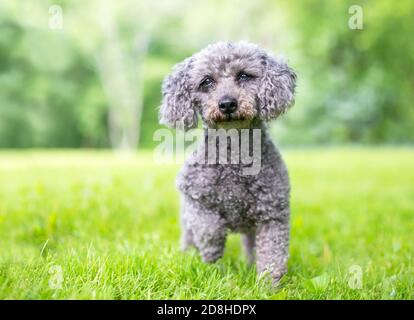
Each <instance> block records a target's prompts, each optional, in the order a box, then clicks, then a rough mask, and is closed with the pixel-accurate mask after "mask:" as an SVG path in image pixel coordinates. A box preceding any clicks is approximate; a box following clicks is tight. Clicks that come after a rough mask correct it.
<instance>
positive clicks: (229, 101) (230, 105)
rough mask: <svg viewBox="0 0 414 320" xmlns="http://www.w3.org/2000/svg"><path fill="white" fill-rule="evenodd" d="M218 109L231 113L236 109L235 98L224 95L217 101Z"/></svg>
mask: <svg viewBox="0 0 414 320" xmlns="http://www.w3.org/2000/svg"><path fill="white" fill-rule="evenodd" d="M219 109H220V111H221V112H222V113H225V114H230V113H233V112H234V111H236V109H237V100H236V99H234V98H231V97H224V98H222V99H221V100H220V101H219Z"/></svg>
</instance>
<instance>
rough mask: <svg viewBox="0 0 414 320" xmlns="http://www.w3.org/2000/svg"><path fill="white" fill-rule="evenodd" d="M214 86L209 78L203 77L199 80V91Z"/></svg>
mask: <svg viewBox="0 0 414 320" xmlns="http://www.w3.org/2000/svg"><path fill="white" fill-rule="evenodd" d="M213 85H214V80H213V78H211V77H205V78H204V79H203V80H201V82H200V85H199V88H200V89H208V88H210V87H212V86H213Z"/></svg>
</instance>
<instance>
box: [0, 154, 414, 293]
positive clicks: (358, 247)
mask: <svg viewBox="0 0 414 320" xmlns="http://www.w3.org/2000/svg"><path fill="white" fill-rule="evenodd" d="M284 155H285V160H286V162H287V164H288V167H289V170H290V175H291V180H292V219H291V221H292V233H291V258H290V261H289V273H288V275H287V276H286V277H285V278H284V279H283V281H282V283H281V286H280V288H278V289H272V288H271V287H270V286H269V285H268V283H267V282H266V281H264V280H261V281H260V280H257V278H256V275H255V270H254V268H253V267H249V266H247V265H246V261H245V258H244V256H243V255H242V254H241V249H240V246H239V237H238V236H237V235H232V236H230V238H229V241H228V246H227V250H226V252H225V256H224V258H223V259H222V260H221V261H219V262H218V263H216V264H214V265H205V264H203V263H202V262H201V261H200V258H199V257H198V255H197V254H196V253H195V252H194V251H190V252H189V253H185V254H183V253H181V252H179V250H178V239H179V223H178V211H179V204H178V196H177V193H176V191H175V187H174V186H175V184H174V179H175V175H176V172H177V170H178V167H179V166H178V165H170V166H166V165H164V166H160V165H154V164H152V155H151V154H150V153H145V154H140V155H137V156H133V157H132V158H120V157H117V156H116V155H111V154H110V153H108V152H56V151H55V152H50V151H49V152H35V151H34V152H2V153H0V298H6V299H16V298H17V299H49V298H57V299H67V298H70V299H73V298H75V299H91V298H96V299H114V298H115V299H151V298H152V299H163V298H172V299H182V298H187V299H193V298H195V299H326V298H332V299H349V298H351V299H378V298H379V299H381V298H384V299H390V298H391V299H392V298H395V299H400V298H402V299H413V298H414V283H413V282H414V280H413V279H414V268H413V264H414V262H413V257H414V216H413V215H414V150H413V149H317V150H316V149H312V150H287V151H285V152H284ZM59 268H61V270H62V277H61V279H62V282H61V283H62V285H61V289H53V288H55V287H59V279H60V278H59V274H60V273H59ZM350 268H351V269H350ZM359 268H360V269H359ZM350 270H351V273H349V272H350ZM353 270H356V271H355V272H356V273H352V272H353ZM358 270H360V271H361V273H362V288H361V289H353V288H351V287H350V286H349V284H348V282H349V280H350V279H351V282H352V279H355V277H356V276H357V274H358ZM352 283H357V282H355V281H354V282H352Z"/></svg>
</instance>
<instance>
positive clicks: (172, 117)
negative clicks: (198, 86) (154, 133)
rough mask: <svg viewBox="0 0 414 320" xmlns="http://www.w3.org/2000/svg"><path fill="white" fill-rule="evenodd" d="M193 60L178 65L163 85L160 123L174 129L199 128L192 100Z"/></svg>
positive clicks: (188, 59) (186, 60)
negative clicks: (191, 77)
mask: <svg viewBox="0 0 414 320" xmlns="http://www.w3.org/2000/svg"><path fill="white" fill-rule="evenodd" d="M191 65H192V58H191V57H190V58H187V59H185V60H184V61H183V62H180V63H178V64H176V65H175V66H174V68H173V71H172V72H171V73H170V74H169V75H168V76H167V77H166V78H165V79H164V82H163V85H162V104H161V108H160V123H161V124H165V125H167V126H169V127H172V128H177V129H183V130H188V129H191V128H195V127H197V122H198V119H197V113H196V111H195V108H194V103H193V101H192V100H193V99H192V86H191V81H190V75H189V71H190V69H191Z"/></svg>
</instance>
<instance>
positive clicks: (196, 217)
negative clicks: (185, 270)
mask: <svg viewBox="0 0 414 320" xmlns="http://www.w3.org/2000/svg"><path fill="white" fill-rule="evenodd" d="M189 220H190V221H189V223H190V225H191V231H192V234H193V240H194V244H195V246H196V247H197V249H198V250H199V251H200V254H201V257H202V259H203V261H204V262H215V261H216V260H218V259H220V258H221V257H222V256H223V251H224V245H225V242H226V231H227V230H226V227H225V221H224V220H223V219H222V218H221V217H220V216H219V215H218V214H216V213H213V212H211V211H209V210H206V209H199V210H196V211H193V212H192V213H191V219H189Z"/></svg>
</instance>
